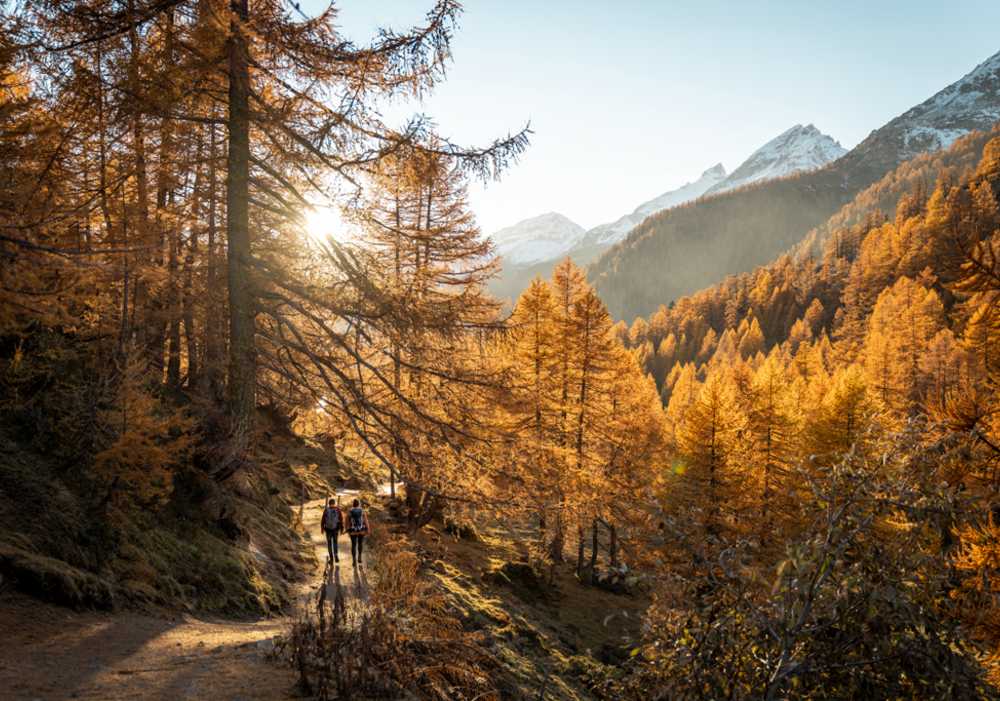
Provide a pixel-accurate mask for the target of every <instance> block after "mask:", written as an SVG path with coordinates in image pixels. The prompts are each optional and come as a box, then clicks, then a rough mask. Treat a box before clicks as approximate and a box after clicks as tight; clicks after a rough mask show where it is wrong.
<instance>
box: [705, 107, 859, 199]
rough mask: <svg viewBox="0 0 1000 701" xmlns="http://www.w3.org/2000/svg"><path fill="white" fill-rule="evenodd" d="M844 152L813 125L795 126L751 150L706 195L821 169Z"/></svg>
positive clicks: (837, 143)
mask: <svg viewBox="0 0 1000 701" xmlns="http://www.w3.org/2000/svg"><path fill="white" fill-rule="evenodd" d="M845 153H847V149H845V148H844V147H843V146H841V145H840V143H839V142H838V141H835V140H834V139H833V138H832V137H830V136H827V135H826V134H824V133H823V132H821V131H820V130H819V129H817V128H816V127H815V126H813V125H812V124H809V125H806V126H802V125H801V124H796V125H795V126H794V127H792V128H791V129H789V130H787V131H785V132H782V133H781V134H779V135H778V136H776V137H775V138H773V139H771V140H770V141H768V142H767V143H766V144H764V145H763V146H761V147H760V148H759V149H757V150H756V151H754V152H753V153H752V154H751V155H750V158H748V159H746V160H745V161H744V162H743V163H742V164H741V165H740V167H739V168H737V169H736V170H734V171H733V172H732V173H731V174H730V175H729V177H728V178H726V179H725V180H723V181H722V182H720V183H718V184H717V185H715V186H714V187H713V188H712V189H711V190H709V191H708V193H709V194H712V193H715V192H725V191H726V190H733V189H735V188H737V187H740V186H742V185H749V184H750V183H754V182H757V181H759V180H774V179H775V178H783V177H785V176H788V175H792V174H793V173H799V172H801V171H804V170H815V169H816V168H822V167H823V166H825V165H826V164H827V163H830V162H831V161H835V160H837V159H838V158H840V157H841V156H843V155H844V154H845Z"/></svg>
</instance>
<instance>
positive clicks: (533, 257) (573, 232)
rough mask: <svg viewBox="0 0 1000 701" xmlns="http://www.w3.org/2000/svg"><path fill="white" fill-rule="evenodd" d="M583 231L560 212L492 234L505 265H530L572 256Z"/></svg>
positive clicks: (543, 215) (532, 219)
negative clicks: (571, 251) (570, 252)
mask: <svg viewBox="0 0 1000 701" xmlns="http://www.w3.org/2000/svg"><path fill="white" fill-rule="evenodd" d="M585 233H586V231H585V230H584V228H583V227H582V226H580V225H579V224H577V223H576V222H574V221H571V220H569V219H568V218H566V217H564V216H563V215H562V214H559V213H558V212H549V213H548V214H542V215H540V216H537V217H532V218H530V219H525V220H524V221H521V222H518V223H517V224H514V225H513V226H508V227H507V228H506V229H501V230H500V231H498V232H496V233H495V234H493V243H494V244H495V245H496V250H497V254H498V255H499V256H500V257H501V258H502V259H503V262H504V265H531V264H532V263H538V262H540V261H544V260H555V259H558V258H562V257H563V256H564V255H566V254H567V253H569V251H570V249H571V248H573V246H575V245H576V244H577V243H579V241H580V240H581V239H582V238H583V235H584V234H585Z"/></svg>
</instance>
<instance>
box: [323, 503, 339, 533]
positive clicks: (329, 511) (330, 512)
mask: <svg viewBox="0 0 1000 701" xmlns="http://www.w3.org/2000/svg"><path fill="white" fill-rule="evenodd" d="M320 526H321V527H322V528H323V530H324V531H333V532H334V533H339V532H341V531H343V530H344V512H342V511H341V510H340V507H339V506H328V507H326V508H325V509H323V520H322V521H321V522H320Z"/></svg>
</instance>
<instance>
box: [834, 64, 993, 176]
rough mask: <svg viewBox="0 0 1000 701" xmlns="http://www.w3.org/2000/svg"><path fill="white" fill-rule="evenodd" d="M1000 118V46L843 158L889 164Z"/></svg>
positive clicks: (876, 167) (873, 165) (868, 165)
mask: <svg viewBox="0 0 1000 701" xmlns="http://www.w3.org/2000/svg"><path fill="white" fill-rule="evenodd" d="M997 121H1000V52H998V53H996V54H994V55H993V56H991V57H989V58H988V59H986V60H985V61H983V62H982V63H980V64H979V65H978V66H976V67H975V68H974V69H972V71H970V72H969V73H968V74H967V75H965V76H964V77H962V78H961V79H960V80H958V81H957V82H955V83H952V84H951V85H949V86H948V87H946V88H945V89H943V90H940V91H939V92H937V93H936V94H934V95H933V96H931V97H930V98H929V99H927V100H925V101H923V102H921V103H920V104H919V105H917V106H916V107H912V108H910V109H909V110H907V111H906V112H904V113H903V114H901V115H899V116H898V117H896V118H895V119H893V120H892V121H891V122H889V123H888V124H886V125H885V126H884V127H881V128H880V129H876V130H875V131H873V132H872V133H871V134H869V135H868V137H867V138H866V139H865V140H864V141H862V142H861V143H860V144H858V146H857V147H856V148H855V149H854V150H853V151H851V153H850V154H848V156H847V158H846V160H847V161H849V162H850V164H851V166H852V167H853V168H856V169H859V170H862V171H863V172H872V171H874V172H880V171H885V170H887V169H889V168H894V167H895V166H897V165H899V164H900V163H902V162H903V161H906V160H909V159H910V158H912V157H914V156H916V155H917V154H919V153H924V152H926V151H937V150H938V149H942V148H946V147H948V146H950V145H951V144H952V143H953V142H954V141H955V139H957V138H959V137H960V136H962V135H964V134H967V133H968V132H970V131H972V130H973V129H978V130H986V129H989V128H990V127H992V126H993V125H994V124H995V123H996V122H997Z"/></svg>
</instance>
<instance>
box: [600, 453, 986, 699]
mask: <svg viewBox="0 0 1000 701" xmlns="http://www.w3.org/2000/svg"><path fill="white" fill-rule="evenodd" d="M895 443H896V446H897V448H896V449H895V450H893V451H892V452H886V453H883V454H882V455H881V458H880V459H869V458H866V457H863V456H861V455H859V454H856V453H850V454H848V455H847V456H846V457H845V458H844V459H843V460H842V461H841V462H839V463H838V464H836V465H834V466H832V467H831V468H830V469H829V470H828V471H827V472H825V473H824V474H822V475H821V476H820V477H818V478H813V479H812V480H811V482H810V486H811V489H810V490H809V492H808V494H807V501H808V502H809V503H808V504H807V508H808V510H809V511H810V513H811V516H812V521H811V523H810V524H809V526H808V527H807V528H806V529H805V530H804V531H803V532H802V534H801V535H800V536H799V537H798V538H796V539H795V540H794V541H793V542H791V543H790V544H788V545H787V548H786V550H785V555H784V557H783V559H782V560H781V561H780V563H779V564H778V565H777V567H776V572H775V573H774V575H773V576H768V575H767V570H768V569H769V567H767V566H766V565H764V566H762V565H761V564H760V563H762V562H766V558H764V557H762V553H761V552H759V547H758V546H757V545H756V544H755V543H754V542H753V541H748V540H740V541H734V542H727V541H726V540H725V538H721V539H720V540H719V542H718V543H716V544H714V545H713V546H712V548H713V551H712V552H711V553H707V552H706V551H705V550H701V551H700V552H699V551H697V550H696V551H695V557H694V558H693V562H692V564H691V566H690V568H689V569H687V570H686V571H685V570H680V569H676V568H675V569H672V570H671V571H670V572H669V573H668V574H667V576H666V577H665V586H664V587H663V588H662V590H661V593H660V595H659V597H658V600H657V602H656V604H655V605H654V606H653V607H652V609H651V612H650V615H649V618H648V621H647V633H648V638H647V641H646V644H645V645H644V646H643V647H641V648H637V649H636V650H635V651H634V654H633V657H634V659H633V661H632V662H631V668H630V670H629V672H628V673H627V674H626V675H624V676H623V678H622V679H619V680H617V681H614V682H612V683H610V684H609V686H608V689H607V690H608V693H609V695H610V696H614V697H618V698H633V699H639V698H642V699H650V698H655V699H668V698H669V699H703V698H711V699H715V698H728V699H750V698H754V699H757V698H763V699H779V698H780V699H786V698H799V699H813V698H950V699H982V698H997V697H998V695H997V691H996V689H994V688H993V687H992V686H990V685H989V684H988V683H987V681H986V679H985V676H984V673H983V668H982V666H981V665H980V661H979V659H978V652H979V651H978V650H977V649H976V648H975V647H973V646H972V644H971V643H970V642H969V641H968V638H967V635H966V631H965V630H963V629H962V627H961V625H960V623H959V622H958V621H957V620H956V619H955V617H954V615H953V614H954V611H953V610H952V604H951V601H950V598H949V596H948V593H949V590H950V588H951V586H952V584H953V582H952V580H951V578H950V572H949V569H950V568H949V566H948V560H947V558H946V557H941V556H940V553H939V552H938V546H939V538H940V535H941V532H942V531H941V528H940V524H941V523H942V522H948V523H951V522H952V519H954V518H956V517H957V515H958V514H959V512H961V511H962V510H964V509H967V508H968V507H969V505H968V504H966V505H960V504H959V503H958V502H957V500H956V498H955V494H954V493H953V492H952V491H951V490H949V489H948V488H947V487H945V486H941V484H942V483H940V482H936V481H935V480H933V479H931V477H933V473H934V470H935V469H936V468H935V467H934V465H935V461H934V460H933V459H932V458H931V456H929V455H928V454H927V453H926V451H917V450H915V449H912V448H911V449H910V450H911V452H908V450H907V448H906V446H907V445H909V446H913V445H914V442H911V440H910V438H907V437H906V436H903V437H899V436H897V437H896V438H895ZM932 485H933V486H932Z"/></svg>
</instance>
